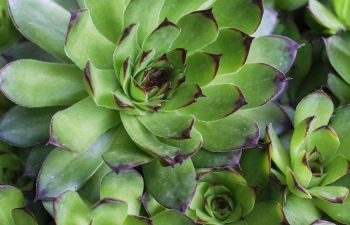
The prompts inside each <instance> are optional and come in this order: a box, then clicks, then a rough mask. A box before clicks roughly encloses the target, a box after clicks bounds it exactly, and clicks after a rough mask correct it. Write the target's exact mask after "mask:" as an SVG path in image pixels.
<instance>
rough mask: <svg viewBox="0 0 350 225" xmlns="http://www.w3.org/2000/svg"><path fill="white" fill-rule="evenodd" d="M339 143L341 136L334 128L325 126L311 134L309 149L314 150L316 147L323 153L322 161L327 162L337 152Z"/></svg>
mask: <svg viewBox="0 0 350 225" xmlns="http://www.w3.org/2000/svg"><path fill="white" fill-rule="evenodd" d="M339 145H340V141H339V138H338V136H337V134H336V133H335V131H334V130H333V128H331V127H330V126H323V127H319V128H318V129H316V130H315V131H314V132H312V133H311V134H310V140H309V142H308V149H309V150H313V149H314V148H316V149H317V151H318V152H319V153H320V154H321V157H322V158H321V161H323V162H325V161H327V160H329V159H331V158H332V157H333V156H334V155H335V154H336V152H337V150H338V147H339Z"/></svg>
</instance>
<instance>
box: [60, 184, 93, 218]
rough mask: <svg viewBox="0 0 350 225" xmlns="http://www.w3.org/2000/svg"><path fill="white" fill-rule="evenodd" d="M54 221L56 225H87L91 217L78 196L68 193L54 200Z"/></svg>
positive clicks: (72, 192)
mask: <svg viewBox="0 0 350 225" xmlns="http://www.w3.org/2000/svg"><path fill="white" fill-rule="evenodd" d="M53 207H54V209H55V221H56V224H57V225H76V224H79V225H89V224H90V221H91V219H92V218H91V215H90V212H89V209H88V208H87V206H86V205H85V204H84V202H83V201H82V199H81V198H80V197H79V194H78V193H76V192H74V191H68V192H65V193H64V194H62V195H60V196H59V197H58V198H55V199H54V201H53Z"/></svg>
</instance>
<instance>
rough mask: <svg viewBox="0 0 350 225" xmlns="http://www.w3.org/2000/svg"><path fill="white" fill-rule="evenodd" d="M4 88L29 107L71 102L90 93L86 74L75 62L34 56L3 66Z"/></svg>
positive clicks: (0, 83) (1, 80) (0, 82)
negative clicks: (34, 58)
mask: <svg viewBox="0 0 350 225" xmlns="http://www.w3.org/2000/svg"><path fill="white" fill-rule="evenodd" d="M0 89H1V91H2V92H3V93H4V95H5V96H7V97H8V98H9V99H11V100H12V101H14V102H16V103H17V104H19V105H22V106H26V107H47V106H61V105H70V104H73V103H75V102H77V101H79V100H81V99H83V98H84V97H85V96H86V92H85V89H84V85H83V73H82V72H81V71H80V70H79V69H78V68H77V67H75V66H74V65H70V64H57V63H47V62H41V61H35V60H30V59H23V60H18V61H15V62H12V63H10V64H7V66H5V67H3V68H2V69H1V70H0ZM62 90H64V91H62Z"/></svg>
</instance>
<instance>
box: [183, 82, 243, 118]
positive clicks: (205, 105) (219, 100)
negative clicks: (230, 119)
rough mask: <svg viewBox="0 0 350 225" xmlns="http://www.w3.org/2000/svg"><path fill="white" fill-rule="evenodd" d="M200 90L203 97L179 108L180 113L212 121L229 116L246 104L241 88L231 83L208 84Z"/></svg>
mask: <svg viewBox="0 0 350 225" xmlns="http://www.w3.org/2000/svg"><path fill="white" fill-rule="evenodd" d="M202 90H203V94H204V97H203V98H199V99H197V101H196V102H195V103H193V104H191V105H189V106H188V107H185V108H183V109H182V110H180V112H181V113H185V114H192V115H194V116H195V118H196V119H198V120H203V121H212V120H218V119H221V118H224V117H226V116H229V115H231V114H232V113H234V112H235V111H237V110H239V109H240V108H241V107H242V106H244V105H245V104H246V102H245V99H244V96H243V94H242V92H241V90H240V89H239V88H238V87H236V86H234V85H232V84H218V85H208V86H206V87H204V88H203V89H202Z"/></svg>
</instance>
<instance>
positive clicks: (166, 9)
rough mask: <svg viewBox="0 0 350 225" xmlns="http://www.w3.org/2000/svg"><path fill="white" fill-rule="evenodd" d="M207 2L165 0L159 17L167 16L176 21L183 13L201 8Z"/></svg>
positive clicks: (202, 0) (197, 0)
mask: <svg viewBox="0 0 350 225" xmlns="http://www.w3.org/2000/svg"><path fill="white" fill-rule="evenodd" d="M207 2H208V0H172V1H169V0H166V1H165V2H164V4H163V7H162V10H161V12H160V19H161V20H162V19H165V18H168V19H169V20H171V21H174V22H177V21H178V20H179V19H181V18H182V17H183V16H184V15H187V14H189V13H191V12H194V11H197V10H199V9H201V8H203V6H205V4H207Z"/></svg>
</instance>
